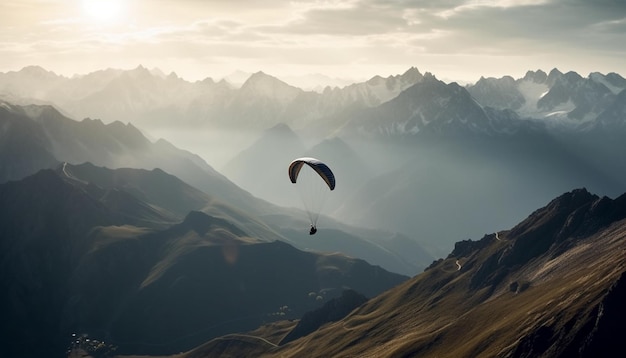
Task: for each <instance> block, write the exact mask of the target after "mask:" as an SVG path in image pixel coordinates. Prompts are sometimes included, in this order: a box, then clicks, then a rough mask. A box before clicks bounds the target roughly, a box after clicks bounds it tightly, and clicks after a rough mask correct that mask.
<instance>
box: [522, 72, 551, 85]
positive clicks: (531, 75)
mask: <svg viewBox="0 0 626 358" xmlns="http://www.w3.org/2000/svg"><path fill="white" fill-rule="evenodd" d="M524 79H525V80H529V81H532V82H535V83H544V82H545V81H546V80H547V79H548V74H547V73H545V72H544V71H542V70H537V71H528V72H526V75H525V76H524Z"/></svg>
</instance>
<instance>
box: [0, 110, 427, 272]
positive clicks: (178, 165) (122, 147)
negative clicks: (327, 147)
mask: <svg viewBox="0 0 626 358" xmlns="http://www.w3.org/2000/svg"><path fill="white" fill-rule="evenodd" d="M0 122H2V123H5V124H4V125H3V127H2V128H3V130H4V131H3V132H1V133H0V134H2V135H3V138H7V141H6V142H2V144H0V146H2V145H3V144H4V145H6V147H5V149H6V152H2V153H1V154H0V160H2V162H0V177H5V179H6V180H9V179H20V178H23V177H24V176H26V175H29V174H32V173H34V172H35V171H36V170H38V169H43V168H49V167H54V166H56V164H58V162H66V163H70V164H64V165H63V168H65V169H66V170H67V171H68V172H69V173H70V174H71V175H74V176H75V177H77V178H78V179H79V180H83V181H87V182H92V183H96V184H97V185H98V186H101V187H104V188H113V187H115V186H117V187H119V188H121V189H123V191H124V192H125V193H126V194H124V193H121V192H119V191H115V190H108V191H106V194H107V197H106V200H107V201H106V202H108V203H109V205H110V206H111V207H113V206H114V205H115V208H116V210H119V211H123V210H125V206H126V205H130V204H131V202H132V200H131V199H130V198H128V195H127V194H132V195H134V196H136V198H137V199H139V200H140V201H141V200H144V199H146V198H147V197H150V204H153V205H156V206H158V207H159V208H160V209H161V210H165V211H164V212H161V215H164V216H166V217H169V221H170V222H172V220H180V219H182V217H184V215H186V213H187V212H188V211H189V210H199V209H206V210H207V212H211V213H214V214H216V215H228V216H229V218H230V219H232V220H238V221H240V222H242V223H243V224H242V225H244V226H245V227H246V229H247V230H248V232H250V233H254V234H255V235H257V236H260V237H281V239H283V240H285V241H288V242H291V243H294V244H297V245H298V247H299V248H302V249H306V248H312V246H311V245H310V244H309V241H310V240H309V239H310V238H309V237H308V235H304V236H303V235H300V232H299V230H302V232H303V233H306V232H307V230H308V223H306V214H305V213H304V212H301V211H298V210H293V209H283V208H280V207H278V206H275V205H273V204H270V203H269V202H266V201H263V200H261V199H258V198H256V197H254V196H252V195H251V194H250V193H249V192H247V191H245V190H242V189H241V188H239V187H238V186H237V185H235V184H234V183H233V182H231V181H230V180H228V179H227V178H226V177H224V176H223V175H221V174H219V173H218V172H216V171H215V170H214V169H213V168H211V167H210V166H209V165H208V164H207V163H206V162H204V160H202V159H201V158H200V157H198V156H196V155H193V154H191V153H189V152H186V151H183V150H180V149H178V148H176V147H174V146H173V145H171V144H169V143H167V142H166V141H163V140H160V141H157V142H154V143H152V142H150V141H149V140H148V139H147V138H146V137H145V136H143V134H142V133H141V132H140V131H139V130H138V129H137V128H135V127H134V126H132V125H123V124H121V123H120V122H114V123H111V124H108V125H105V124H103V123H102V122H100V121H98V120H89V119H86V120H83V121H82V122H77V121H74V120H71V119H69V118H67V117H64V116H63V115H61V114H60V113H59V112H58V111H56V110H55V109H54V108H53V107H51V106H37V105H30V106H17V105H11V104H8V103H3V104H2V106H0ZM275 130H276V131H278V132H282V131H289V129H288V128H287V127H286V126H282V129H281V127H280V126H279V127H277V128H276V129H275ZM292 134H293V133H292ZM13 138H19V141H16V140H14V139H13ZM283 152H285V151H283ZM85 161H88V162H91V163H94V164H95V165H97V166H108V167H110V168H119V167H120V166H121V167H124V168H144V169H149V170H157V172H156V173H160V174H161V175H160V176H158V178H157V177H156V175H154V176H150V178H147V177H146V175H145V173H146V172H137V171H133V170H131V169H122V170H120V171H116V172H115V173H111V172H109V171H108V169H104V168H101V169H97V168H96V167H95V166H93V165H91V166H89V165H87V166H85V165H75V163H83V162H85ZM16 163H17V164H16ZM72 164H74V165H72ZM274 164H276V165H280V166H281V168H282V167H283V166H286V165H287V164H285V163H282V162H280V161H274V162H272V165H269V166H268V167H266V168H258V166H255V165H256V164H255V165H250V166H248V167H246V166H244V167H243V169H244V170H246V171H247V173H248V175H249V176H248V177H249V178H253V179H255V180H256V181H253V182H255V183H259V184H263V183H264V182H265V180H267V179H270V180H273V183H274V184H275V186H274V188H275V189H276V190H279V191H280V190H281V189H279V185H281V184H280V183H283V184H282V185H283V189H282V191H283V192H290V193H291V196H292V197H298V195H297V192H294V191H293V188H292V187H291V184H290V183H289V181H288V179H287V175H286V174H285V172H286V169H284V168H282V170H280V179H283V180H279V179H278V178H273V177H271V173H272V171H270V170H268V168H276V167H275V166H273V165H274ZM156 168H159V169H156ZM253 168H257V170H259V171H261V172H262V173H264V174H266V173H267V174H270V175H269V176H268V177H266V176H264V175H258V176H257V175H256V174H255V173H254V171H252V172H250V170H251V169H253ZM72 173H73V174H72ZM142 173H143V174H142ZM166 173H169V174H173V175H176V176H177V177H178V178H180V179H181V180H183V181H185V182H186V183H188V184H189V185H192V186H193V187H195V188H197V189H199V190H200V191H202V192H204V193H202V192H199V191H198V190H196V189H193V188H191V187H189V185H187V184H185V187H184V188H183V186H181V185H180V183H181V181H180V180H178V179H174V178H172V177H171V176H168V175H166ZM166 202H167V205H165V203H166ZM146 209H149V208H146ZM250 215H252V216H254V217H255V219H250ZM259 218H261V219H259ZM260 220H261V221H263V223H260ZM325 220H326V223H327V227H328V228H332V229H337V230H339V231H340V232H337V231H334V232H332V233H330V232H329V233H328V234H327V233H323V232H320V234H319V235H318V237H324V240H322V241H321V242H322V244H321V245H320V243H319V242H315V243H313V246H314V248H316V249H318V250H320V251H328V252H335V251H341V252H343V253H345V254H347V255H350V256H353V257H361V258H363V259H366V260H367V261H368V262H371V263H372V264H378V265H381V266H383V267H385V268H386V269H388V270H392V271H394V272H400V273H403V274H408V275H412V274H415V273H417V272H419V271H421V270H422V269H423V268H424V267H425V266H426V265H427V264H428V263H429V262H430V261H432V256H431V255H430V254H429V253H427V252H425V251H424V249H423V248H422V247H421V246H420V244H419V243H418V242H416V241H415V240H413V239H410V238H408V237H407V236H406V235H398V234H394V233H393V232H391V233H390V232H382V231H380V230H369V231H367V230H361V231H360V232H358V233H356V229H355V228H354V227H352V228H351V227H349V226H347V225H343V224H340V223H337V222H336V221H334V220H332V219H325ZM157 221H158V220H157ZM296 228H297V230H296ZM270 231H271V232H270ZM335 233H336V234H339V236H340V237H341V240H333V237H335V236H336V235H335ZM390 240H394V242H391V241H390ZM400 241H403V242H400ZM347 242H350V245H347ZM387 243H390V244H391V246H388V245H387ZM398 243H399V244H401V245H400V246H399V245H397V244H398ZM340 247H341V249H340ZM398 248H403V249H406V248H411V251H407V250H400V251H399V250H398Z"/></svg>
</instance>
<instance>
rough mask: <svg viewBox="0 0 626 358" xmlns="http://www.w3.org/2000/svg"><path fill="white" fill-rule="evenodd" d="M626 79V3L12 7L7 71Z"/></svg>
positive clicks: (5, 8) (513, 0)
mask: <svg viewBox="0 0 626 358" xmlns="http://www.w3.org/2000/svg"><path fill="white" fill-rule="evenodd" d="M29 65H38V66H42V67H44V68H45V69H47V70H51V71H53V72H55V73H57V74H60V75H65V76H72V75H75V74H79V75H80V74H86V73H89V72H92V71H97V70H101V69H105V68H118V69H132V68H136V67H137V66H138V65H142V66H144V67H147V68H158V69H160V70H162V71H164V72H165V73H168V74H169V73H170V72H175V73H176V74H177V75H178V76H180V77H182V78H184V79H186V80H189V81H195V80H202V79H205V78H207V77H210V78H212V79H215V80H217V79H220V78H222V77H224V76H228V75H230V74H232V73H233V72H235V71H243V72H247V73H254V72H257V71H263V72H265V73H267V74H270V75H273V76H276V77H279V78H281V77H282V78H285V77H293V76H304V75H310V74H323V75H326V76H329V77H332V78H340V79H354V80H365V79H369V78H371V77H373V76H375V75H380V76H383V77H387V76H390V75H397V74H401V73H404V72H405V71H407V70H408V69H409V68H410V67H416V68H417V69H418V70H420V72H422V73H425V72H431V73H432V74H434V75H435V76H436V77H437V78H439V79H442V80H449V81H458V82H465V83H468V82H474V81H476V80H478V79H479V78H480V77H481V76H483V77H502V76H505V75H511V76H513V77H514V78H519V77H522V76H523V75H524V74H525V73H526V72H527V71H529V70H538V69H541V70H544V71H546V72H549V71H550V70H551V69H553V68H558V69H559V70H561V71H562V72H567V71H576V72H578V73H579V74H581V75H582V76H587V75H588V74H589V73H591V72H596V71H597V72H601V73H604V74H606V73H609V72H617V73H619V74H620V75H622V76H624V77H626V1H625V0H347V1H346V0H342V1H336V0H293V1H279V0H127V1H123V0H108V1H106V0H2V1H1V2H0V72H8V71H17V70H20V69H21V68H23V67H25V66H29Z"/></svg>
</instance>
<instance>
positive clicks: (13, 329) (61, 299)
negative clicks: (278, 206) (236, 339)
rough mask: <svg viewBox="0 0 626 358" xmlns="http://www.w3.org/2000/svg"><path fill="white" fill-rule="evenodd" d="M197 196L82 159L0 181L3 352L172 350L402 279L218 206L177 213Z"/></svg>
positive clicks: (157, 174) (172, 181) (158, 174)
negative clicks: (77, 347) (101, 346)
mask: <svg viewBox="0 0 626 358" xmlns="http://www.w3.org/2000/svg"><path fill="white" fill-rule="evenodd" d="M88 179H89V181H88ZM162 185H165V186H166V187H167V188H168V190H169V192H164V191H162V187H161V186H162ZM203 197H206V194H203V193H201V192H199V191H197V190H196V189H193V188H191V187H190V186H188V185H187V184H185V183H183V182H181V181H180V180H178V179H177V178H175V177H173V176H170V175H168V174H166V173H164V172H162V171H160V170H153V171H145V170H137V169H120V170H117V171H112V170H108V169H104V168H98V167H95V166H92V165H89V164H85V165H81V166H71V165H62V166H60V167H59V168H58V169H57V170H56V171H53V170H42V171H40V172H38V173H36V174H35V175H33V176H29V177H26V178H25V179H23V180H20V181H13V182H9V183H5V184H0V213H2V215H0V289H1V290H2V292H3V295H1V296H0V314H1V315H2V317H4V318H3V320H2V321H1V322H0V332H2V335H1V336H0V356H3V357H4V356H10V357H33V356H46V357H60V356H63V352H64V351H65V349H66V348H67V346H68V344H69V343H70V342H69V340H70V337H71V336H70V334H71V333H77V334H79V335H81V334H88V335H89V336H91V337H97V338H99V339H101V340H104V341H106V342H108V343H109V344H113V345H115V346H117V347H118V352H130V353H158V354H161V353H168V354H169V353H174V352H179V351H181V350H186V349H189V348H191V347H193V346H194V345H197V344H199V343H201V342H204V341H206V340H208V339H210V338H212V337H214V336H216V335H221V334H225V333H229V332H235V331H245V330H250V329H253V328H255V327H257V326H259V325H260V324H261V323H262V322H269V321H273V320H276V319H278V318H298V317H300V316H301V315H302V314H303V313H304V312H306V311H309V310H311V309H314V308H316V307H318V306H320V305H321V304H323V303H324V302H326V301H327V300H329V299H332V298H333V297H335V296H337V295H338V294H339V293H340V292H341V291H342V290H343V289H344V288H345V287H349V288H352V289H354V290H357V291H358V292H362V293H364V294H366V295H367V296H368V297H372V296H375V295H377V294H378V293H380V292H382V291H384V290H387V289H389V288H390V287H393V286H395V285H397V284H399V283H401V282H403V281H404V280H406V279H407V277H406V276H402V275H398V274H393V273H390V272H387V271H385V270H383V269H381V268H380V267H378V266H371V265H369V264H367V263H366V262H365V261H362V260H359V259H354V258H348V257H346V256H343V255H340V254H332V255H330V254H326V255H324V254H316V253H312V252H303V251H299V250H297V249H296V248H294V247H292V246H290V245H289V244H286V243H283V242H281V241H274V240H275V239H278V238H280V236H279V235H277V234H275V233H273V231H272V230H270V229H268V228H267V227H265V229H263V225H262V224H257V226H254V225H252V226H250V225H246V224H245V223H248V222H250V221H254V219H252V218H251V217H246V216H245V214H243V213H240V216H239V217H238V220H233V219H232V217H233V216H232V215H231V213H229V212H228V210H227V209H228V208H227V207H225V206H216V207H212V208H210V212H211V214H210V215H209V214H206V213H203V212H200V211H191V212H189V211H187V212H188V214H186V215H185V216H184V219H183V217H182V216H181V215H180V213H181V212H183V211H184V208H185V207H191V208H193V207H197V206H200V205H201V204H202V201H203ZM220 207H222V208H224V211H223V212H222V211H221V210H220ZM190 210H192V209H190ZM230 210H231V212H233V211H234V210H233V209H230ZM242 223H244V224H242ZM248 227H252V228H254V227H256V230H251V231H248ZM256 233H260V234H261V235H260V236H257V235H256ZM312 293H313V295H312ZM318 296H319V297H321V298H322V299H321V300H316V298H317V297H318Z"/></svg>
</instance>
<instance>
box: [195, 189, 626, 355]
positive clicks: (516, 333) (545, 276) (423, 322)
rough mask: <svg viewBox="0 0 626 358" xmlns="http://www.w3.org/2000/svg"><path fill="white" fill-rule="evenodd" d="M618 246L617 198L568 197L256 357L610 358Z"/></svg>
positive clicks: (618, 285)
mask: <svg viewBox="0 0 626 358" xmlns="http://www.w3.org/2000/svg"><path fill="white" fill-rule="evenodd" d="M625 243H626V196H621V197H619V198H617V199H615V200H611V199H609V198H606V197H602V198H600V197H598V196H595V195H592V194H590V193H589V192H587V191H586V190H584V189H581V190H574V191H572V192H569V193H566V194H563V195H562V196H560V197H558V198H556V199H554V200H553V201H551V202H550V203H549V204H548V205H547V206H545V207H543V208H541V209H539V210H536V211H535V212H533V213H532V214H531V215H530V216H529V217H528V218H527V219H526V220H524V221H522V222H521V223H519V224H518V225H516V226H515V227H513V228H512V229H511V230H507V231H501V232H498V233H496V234H493V235H486V236H485V237H483V238H482V239H481V240H479V241H471V240H467V241H462V242H459V243H457V245H456V247H455V249H454V251H453V252H452V253H451V254H450V255H449V256H448V257H447V258H446V259H441V260H439V261H436V262H434V263H433V264H432V265H431V266H430V267H429V268H428V269H427V270H426V271H425V272H424V273H423V274H421V275H418V276H416V277H414V278H413V279H411V280H409V281H407V282H405V283H404V284H402V285H399V286H397V287H395V288H393V289H391V290H389V291H387V292H385V293H383V294H381V295H379V296H377V297H374V298H372V299H370V300H369V301H368V302H367V303H365V304H364V305H362V306H360V307H359V308H357V309H356V310H354V311H353V312H352V313H351V314H350V315H349V316H348V317H346V318H345V319H343V320H341V321H338V322H336V323H331V324H328V325H325V326H323V327H321V328H320V329H318V330H317V331H316V332H314V333H312V334H310V335H308V336H305V337H303V338H300V339H298V340H295V341H293V342H290V343H288V344H286V345H284V346H280V347H267V346H266V348H265V354H263V355H262V356H264V357H274V356H275V357H296V356H300V355H302V354H305V353H304V352H306V355H307V356H310V357H328V356H372V357H373V356H415V357H430V356H440V357H494V356H498V357H574V356H575V357H599V356H610V355H612V354H614V353H612V352H619V351H620V349H621V345H622V343H621V339H620V337H621V332H622V330H621V328H620V326H621V323H620V322H621V321H623V320H624V318H625V317H626V310H625V309H624V307H623V305H622V304H621V303H620V302H623V301H624V299H626V279H625V277H626V275H625V274H624V272H625V271H626V255H624V253H625V252H624V245H625ZM257 348H258V345H257ZM210 356H211V355H210V354H208V355H206V357H210Z"/></svg>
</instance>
